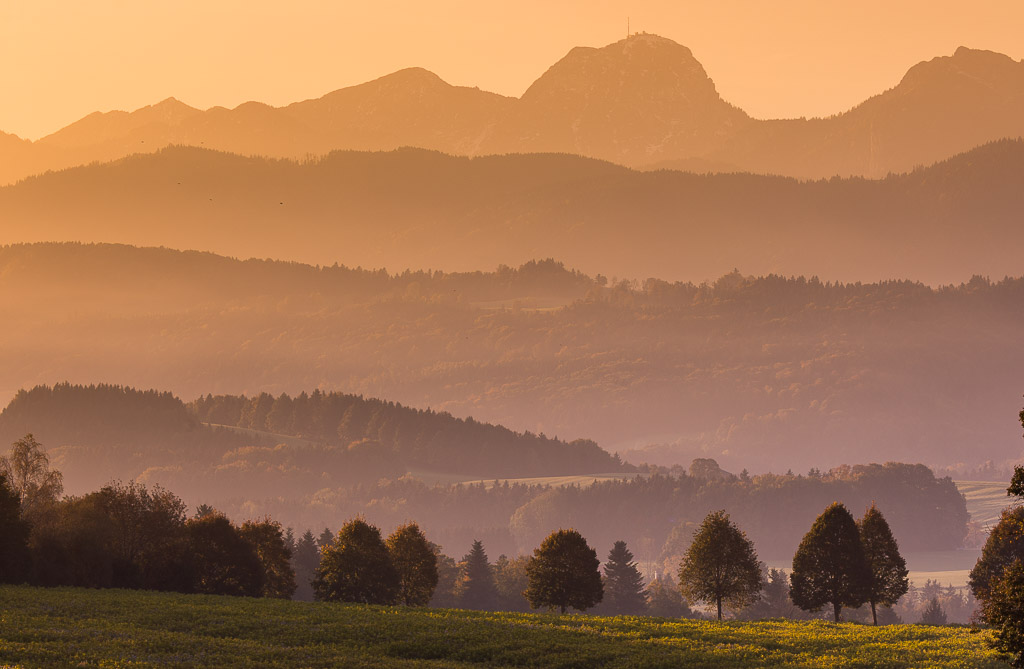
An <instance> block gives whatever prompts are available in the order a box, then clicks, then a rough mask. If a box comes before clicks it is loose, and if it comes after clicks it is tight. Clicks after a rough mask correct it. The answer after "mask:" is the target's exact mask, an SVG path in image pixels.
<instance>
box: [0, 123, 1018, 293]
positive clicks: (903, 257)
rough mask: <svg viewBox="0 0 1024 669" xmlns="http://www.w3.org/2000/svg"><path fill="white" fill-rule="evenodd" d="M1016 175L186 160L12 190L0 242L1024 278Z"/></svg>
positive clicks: (858, 275) (351, 157)
mask: <svg viewBox="0 0 1024 669" xmlns="http://www.w3.org/2000/svg"><path fill="white" fill-rule="evenodd" d="M1022 170H1024V142H1021V141H1004V142H999V143H995V144H991V145H987V146H984V147H981V148H978V149H975V150H973V151H971V152H970V153H968V154H964V155H960V156H958V157H956V158H954V159H950V160H949V161H947V162H944V163H940V164H938V165H935V166H933V167H930V168H927V169H921V170H919V171H915V172H912V173H909V174H905V175H900V176H893V177H890V178H887V179H882V180H879V181H868V180H864V179H831V180H828V181H816V182H799V181H796V180H795V179H785V178H781V177H765V176H754V175H750V174H717V175H697V174H687V173H682V172H671V171H655V172H636V171H632V170H629V169H626V168H623V167H619V166H616V165H612V164H610V163H602V162H599V161H595V160H590V159H585V158H579V157H574V156H569V155H550V154H548V155H539V154H533V155H511V156H491V157H482V158H474V159H469V158H457V157H452V156H447V155H444V154H440V153H433V152H428V151H423V150H414V149H403V150H398V151H394V152H391V153H354V152H339V153H334V154H331V155H329V156H327V157H324V158H323V159H321V160H317V161H312V162H308V163H303V164H299V163H293V162H287V161H273V160H264V159H260V158H242V157H239V156H233V155H229V154H222V153H216V152H212V151H207V150H203V149H195V148H182V147H175V148H168V149H165V150H163V151H161V152H160V153H157V154H153V155H144V156H134V157H130V158H126V159H124V160H122V161H119V162H117V163H112V164H106V165H91V166H88V167H82V168H76V169H72V170H68V171H65V172H60V173H52V174H46V175H43V176H40V177H37V178H33V179H29V180H26V181H24V182H22V183H20V184H18V185H16V186H11V187H6V188H0V212H2V213H3V217H4V226H3V229H2V230H0V242H8V243H10V242H32V241H72V240H76V241H106V240H111V239H115V240H118V241H121V242H126V243H130V244H136V245H145V246H169V247H173V248H198V249H203V250H206V251H213V252H216V253H222V254H227V255H232V256H241V257H249V256H253V257H273V258H283V259H290V260H300V261H303V262H314V263H319V264H323V265H332V264H334V263H335V262H340V263H345V264H347V265H349V266H356V265H361V266H363V267H389V268H392V269H393V270H394V269H402V268H406V267H410V268H440V269H443V270H445V271H449V272H450V271H471V270H478V269H480V268H481V267H496V266H498V265H500V264H507V265H518V264H522V263H525V262H527V261H529V260H531V259H535V258H545V257H553V258H558V259H559V260H561V261H563V262H565V263H566V264H567V265H568V266H571V267H575V268H578V269H580V270H582V271H584V272H588V273H589V274H591V275H596V274H597V273H598V272H600V273H603V274H605V275H609V276H611V275H617V276H625V277H633V278H639V279H643V278H646V277H651V276H654V277H659V278H662V279H669V280H690V281H701V280H706V279H709V278H712V277H716V276H720V275H722V274H724V273H725V272H728V271H729V270H731V269H732V268H734V267H741V268H743V269H744V270H745V271H747V272H751V273H754V274H768V273H782V274H804V275H806V276H810V275H818V276H822V277H827V278H829V279H833V280H836V279H839V280H843V281H858V280H859V281H873V280H878V279H887V278H893V277H908V278H914V279H918V280H921V281H925V282H928V283H931V284H942V283H950V282H956V281H962V280H964V279H965V278H967V277H969V276H970V275H971V274H988V275H991V276H1003V275H1005V274H1016V273H1018V272H1019V271H1020V264H1019V258H1018V256H1017V255H1016V254H1015V253H1014V250H1015V249H1016V248H1017V246H1020V245H1024V239H1022V237H1021V235H1022V234H1024V233H1022V232H1021V226H1020V225H1019V216H1018V213H1019V212H1020V211H1021V210H1022V209H1024V191H1022V189H1021V188H1020V187H1019V186H1020V183H1019V182H1020V179H1019V175H1020V174H1021V172H1022ZM939 232H941V234H939ZM1014 242H1019V243H1014Z"/></svg>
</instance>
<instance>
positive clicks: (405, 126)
mask: <svg viewBox="0 0 1024 669" xmlns="http://www.w3.org/2000/svg"><path fill="white" fill-rule="evenodd" d="M1022 91H1024V63H1018V62H1016V61H1014V60H1013V59H1011V58H1009V57H1008V56H1005V55H1003V54H998V53H993V52H991V51H982V50H977V49H967V48H963V47H961V48H959V49H957V50H956V52H955V53H954V54H953V55H951V56H944V57H939V58H934V59H932V60H929V61H926V62H922V63H919V64H917V65H915V66H914V67H912V68H911V69H910V70H909V71H908V72H907V74H906V76H905V77H904V78H903V80H902V81H901V82H900V83H899V85H897V86H896V87H894V88H893V89H891V90H888V91H885V92H884V93H881V94H879V95H876V96H874V97H872V98H870V99H869V100H866V101H865V102H864V103H862V104H860V105H858V106H856V107H854V108H853V109H851V110H850V111H848V112H845V113H843V114H838V115H835V116H832V117H830V118H825V119H802V118H801V119H784V120H758V119H753V118H750V117H749V116H748V115H747V114H746V113H745V112H743V111H742V110H741V109H738V108H736V107H734V106H733V105H731V104H729V103H728V102H727V101H725V100H723V99H722V98H721V97H720V96H719V94H718V91H717V90H716V87H715V83H714V82H713V81H712V80H711V78H710V77H709V76H708V74H707V73H706V72H705V71H704V68H703V67H702V66H701V64H700V63H699V62H698V61H697V59H696V58H695V57H694V54H693V53H692V52H691V51H690V49H688V48H686V47H685V46H682V45H680V44H676V43H675V42H673V41H672V40H669V39H665V38H663V37H658V36H657V35H647V34H643V35H632V36H630V37H629V38H627V39H625V40H621V41H618V42H615V43H614V44H609V45H607V46H605V47H602V48H591V47H576V48H574V49H572V50H571V51H569V53H568V54H567V55H566V56H565V57H564V58H562V59H561V60H559V61H558V62H557V63H555V64H554V65H553V66H552V67H550V68H549V69H547V71H546V72H544V73H543V74H542V75H541V76H540V77H539V78H538V79H537V80H536V81H535V82H534V83H533V85H531V86H530V87H529V89H528V90H527V91H526V92H525V93H524V94H523V95H522V97H521V98H518V99H516V98H509V97H503V96H500V95H496V94H494V93H488V92H486V91H481V90H479V89H476V88H468V87H462V86H451V85H449V84H447V83H446V82H444V81H442V80H441V78H440V77H438V76H437V75H435V74H433V73H431V72H428V71H426V70H424V69H422V68H408V69H404V70H401V71H398V72H394V73H392V74H389V75H387V76H384V77H381V78H379V79H376V80H374V81H370V82H366V83H364V84H360V85H358V86H352V87H349V88H344V89H341V90H337V91H334V92H332V93H328V94H327V95H325V96H323V97H322V98H319V99H315V100H305V101H302V102H297V103H294V104H291V105H288V106H286V107H280V108H273V107H270V106H268V105H265V104H260V103H257V102H246V103H245V104H242V105H239V106H238V107H236V108H235V109H231V110H228V109H225V108H223V107H213V108H211V109H208V110H206V111H201V110H199V109H194V108H192V107H189V106H188V105H186V104H184V103H182V102H180V101H178V100H175V99H173V98H168V99H166V100H164V101H162V102H160V103H157V104H154V105H151V106H147V107H143V108H141V109H138V110H136V111H134V112H132V113H126V112H123V111H112V112H107V113H99V112H96V113H93V114H90V115H89V116H86V117H85V118H83V119H81V120H79V121H77V122H75V123H73V124H71V125H69V126H68V127H66V128H63V129H61V130H59V131H57V132H55V133H53V134H51V135H49V136H47V137H43V138H42V139H40V140H38V141H36V142H27V141H22V140H19V139H18V138H17V137H14V136H11V135H4V134H3V133H0V146H2V147H3V149H4V151H2V152H0V183H7V182H9V181H13V180H16V179H18V178H21V177H23V176H25V175H29V174H33V173H38V172H42V171H44V170H46V169H59V168H62V167H65V166H71V165H80V164H86V163H89V162H94V161H104V160H111V159H115V158H119V157H123V156H125V155H128V154H131V153H136V152H139V151H153V150H156V149H159V148H161V147H164V146H167V145H168V144H191V145H194V146H200V145H201V146H205V147H208V148H216V149H219V150H224V151H231V152H234V153H239V154H243V155H254V154H258V155H267V156H275V157H285V158H299V159H301V158H303V157H305V156H307V155H311V154H312V155H323V154H325V153H327V152H329V151H332V150H337V149H356V150H389V149H394V148H397V147H400V146H417V147H422V148H427V149H436V150H441V151H445V152H448V153H452V154H462V155H481V154H494V153H525V152H568V153H574V154H580V155H585V156H591V157H595V158H601V159H605V160H611V161H615V162H619V163H623V164H628V165H634V166H640V165H643V166H650V165H652V164H653V165H665V166H672V167H680V168H684V169H697V170H722V171H730V170H745V171H753V172H767V173H776V174H787V175H792V176H798V177H810V178H820V177H830V176H832V175H835V174H840V175H850V174H854V175H865V176H883V175H885V174H886V173H888V172H898V171H905V170H909V169H911V168H913V167H914V166H916V165H925V164H930V163H932V162H934V161H936V160H940V159H942V158H945V157H947V156H950V155H953V154H954V153H957V152H959V151H965V150H967V149H970V148H972V147H975V146H977V145H979V144H982V143H984V142H987V141H992V140H995V139H999V138H1003V137H1018V136H1020V135H1021V134H1022V133H1024V121H1022V119H1024V114H1022V111H1024V109H1022V103H1021V100H1022V99H1024V98H1022Z"/></svg>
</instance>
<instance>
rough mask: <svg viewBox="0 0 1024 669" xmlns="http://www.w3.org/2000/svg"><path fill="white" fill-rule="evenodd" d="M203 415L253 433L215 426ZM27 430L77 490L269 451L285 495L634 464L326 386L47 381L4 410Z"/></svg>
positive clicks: (0, 428) (260, 461)
mask: <svg viewBox="0 0 1024 669" xmlns="http://www.w3.org/2000/svg"><path fill="white" fill-rule="evenodd" d="M203 422H211V423H217V424H220V425H228V426H231V427H240V428H247V429H248V430H250V431H239V430H227V429H218V428H210V427H206V426H204V425H203ZM251 430H255V431H258V432H259V433H257V432H252V431H251ZM263 432H270V433H275V434H260V433H263ZM27 433H32V434H34V435H35V437H36V439H37V440H38V441H40V442H41V443H42V444H43V445H44V446H45V447H47V448H48V449H50V450H51V453H52V454H53V456H54V458H55V463H56V464H57V465H58V467H59V468H60V469H62V470H63V471H64V475H65V480H66V483H67V486H68V490H69V492H75V493H78V492H83V491H85V490H89V489H92V488H93V487H97V486H98V485H102V484H103V483H105V482H107V481H109V480H111V479H117V478H121V479H134V478H136V477H139V476H142V475H144V474H145V473H146V472H149V474H148V475H149V476H150V477H157V479H159V476H160V473H161V472H163V473H166V472H168V471H173V472H178V473H181V472H184V473H186V474H187V475H190V476H199V475H205V474H209V473H210V472H212V471H216V470H224V471H225V472H228V473H231V472H238V471H239V470H240V469H242V470H246V469H247V470H249V471H250V473H253V475H254V476H260V477H262V476H264V475H266V474H268V473H270V474H272V473H273V471H264V470H265V469H267V465H266V462H267V461H269V460H274V461H276V462H277V463H279V464H281V465H282V467H281V471H278V472H277V473H278V474H279V477H278V478H277V479H276V480H275V478H274V477H273V476H270V477H269V478H268V479H267V488H266V489H267V491H268V492H276V493H279V494H298V493H299V492H308V490H309V487H308V486H309V485H315V486H317V488H319V487H322V486H323V485H351V484H357V483H363V482H367V481H374V480H376V479H377V478H379V477H382V476H387V477H391V478H397V477H399V476H401V475H403V474H404V473H405V472H407V471H409V470H426V471H430V472H443V473H449V474H458V475H462V476H464V477H467V478H477V477H478V478H517V477H524V476H559V475H568V474H592V473H599V472H628V471H632V470H633V467H632V466H630V465H624V464H623V463H622V462H620V461H619V460H618V458H617V457H614V456H611V455H609V454H608V453H606V452H605V451H603V450H601V448H599V447H598V446H597V444H595V443H594V442H592V441H588V440H576V441H573V442H565V441H561V440H558V439H554V438H548V437H545V436H544V435H534V434H531V433H529V432H526V433H516V432H512V431H511V430H508V429H506V428H503V427H500V426H495V425H488V424H484V423H478V422H476V421H474V420H473V419H472V418H467V419H464V420H463V419H458V418H454V417H452V416H451V415H450V414H447V413H437V412H434V411H429V410H416V409H411V408H407V407H403V406H401V405H398V404H395V403H393V402H386V401H383V400H377V399H367V398H363V397H360V396H356V395H342V394H339V393H326V394H325V393H321V392H319V391H314V392H313V393H312V394H306V393H300V394H299V395H297V396H296V397H295V398H291V397H289V396H288V395H284V394H282V395H280V396H279V397H277V398H274V397H271V396H270V395H268V394H265V393H264V394H260V395H258V396H255V397H253V398H251V399H250V398H247V397H244V396H217V397H213V396H207V397H204V398H200V399H199V400H196V401H195V402H193V403H191V404H190V405H186V404H184V403H183V402H182V401H181V400H179V399H178V398H176V397H174V396H173V395H171V394H170V393H165V392H163V393H162V392H157V391H152V390H148V391H139V390H134V389H132V388H125V387H121V386H111V385H90V386H81V385H72V384H67V383H61V384H57V385H56V386H53V387H49V386H37V387H35V388H33V389H31V390H22V391H19V392H18V393H17V395H16V396H15V397H14V399H13V400H12V401H11V403H10V404H9V405H8V406H7V407H6V408H5V409H4V410H3V412H2V413H0V443H3V444H10V443H12V442H13V441H14V440H16V439H19V438H21V437H22V436H24V435H25V434H27ZM276 435H290V436H295V437H300V438H301V439H298V440H294V439H293V440H289V439H279V438H278V437H277V436H276ZM279 441H285V442H287V443H280V444H279V443H278V442H279ZM283 472H287V474H285V473H283ZM220 483H221V484H223V483H224V481H223V480H221V481H220ZM225 487H227V488H230V485H227V486H225ZM197 492H198V491H197ZM224 492H226V490H224V489H222V490H220V493H224Z"/></svg>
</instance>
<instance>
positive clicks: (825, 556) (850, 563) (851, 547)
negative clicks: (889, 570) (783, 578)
mask: <svg viewBox="0 0 1024 669" xmlns="http://www.w3.org/2000/svg"><path fill="white" fill-rule="evenodd" d="M790 584H791V587H790V591H789V596H790V598H792V600H793V603H794V604H796V605H797V606H799V607H800V608H802V609H804V610H805V611H817V610H820V609H821V608H822V607H823V606H825V604H832V612H833V617H834V620H835V621H836V622H839V614H840V613H841V612H842V609H843V607H844V606H850V607H857V606H860V605H861V604H864V603H865V602H867V600H868V591H869V588H870V586H871V567H870V566H869V565H868V562H867V560H866V559H865V558H864V549H863V547H862V546H861V542H860V532H859V531H858V529H857V521H855V520H854V519H853V516H852V515H851V514H850V512H849V511H848V510H847V509H846V507H845V506H843V505H842V504H840V503H839V502H834V503H833V504H832V505H831V506H829V507H828V508H827V509H825V510H824V511H823V512H822V513H821V515H820V516H818V518H817V519H816V520H815V521H814V524H813V525H812V526H811V529H810V530H809V531H808V532H807V534H805V535H804V538H803V540H802V541H801V542H800V547H799V548H797V550H796V555H794V556H793V573H792V574H791V575H790Z"/></svg>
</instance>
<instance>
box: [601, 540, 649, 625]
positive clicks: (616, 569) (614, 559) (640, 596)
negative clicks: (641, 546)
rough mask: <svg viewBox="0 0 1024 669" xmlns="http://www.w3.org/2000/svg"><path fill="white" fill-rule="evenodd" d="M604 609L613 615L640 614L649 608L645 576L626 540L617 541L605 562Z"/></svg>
mask: <svg viewBox="0 0 1024 669" xmlns="http://www.w3.org/2000/svg"><path fill="white" fill-rule="evenodd" d="M602 606H603V608H604V610H607V611H608V612H609V613H611V614H612V615H630V616H635V615H640V614H642V613H644V611H645V610H646V609H647V602H646V600H645V598H644V577H643V576H642V575H641V574H640V570H639V569H637V566H636V562H634V561H633V553H631V552H630V550H629V549H628V548H627V547H626V542H625V541H616V542H615V545H614V546H613V547H612V550H611V552H610V553H608V561H607V562H605V564H604V602H603V604H602Z"/></svg>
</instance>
